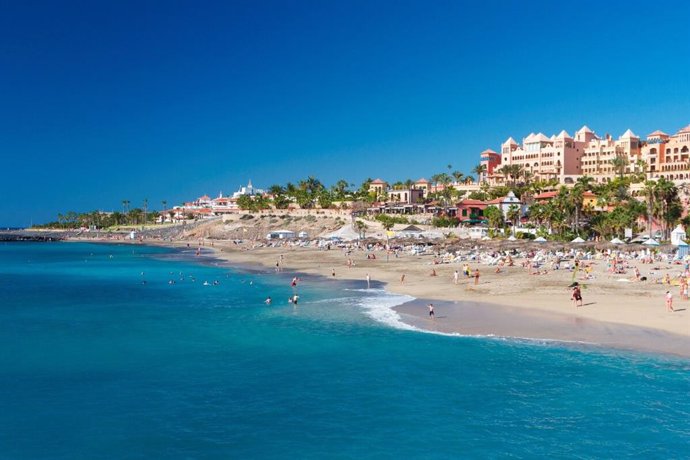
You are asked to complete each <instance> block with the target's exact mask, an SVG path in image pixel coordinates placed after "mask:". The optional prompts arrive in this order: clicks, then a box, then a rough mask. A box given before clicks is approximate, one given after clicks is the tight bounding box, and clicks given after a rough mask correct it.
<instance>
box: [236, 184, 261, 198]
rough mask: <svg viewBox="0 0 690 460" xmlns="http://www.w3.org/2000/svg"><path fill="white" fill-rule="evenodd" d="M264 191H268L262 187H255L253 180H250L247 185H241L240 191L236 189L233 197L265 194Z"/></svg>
mask: <svg viewBox="0 0 690 460" xmlns="http://www.w3.org/2000/svg"><path fill="white" fill-rule="evenodd" d="M264 193H266V192H265V191H264V190H262V189H260V188H254V186H253V185H252V181H251V180H250V181H249V182H248V183H247V186H246V187H244V186H242V187H240V189H239V190H238V191H236V192H235V193H233V194H232V197H233V198H235V199H237V198H239V197H241V196H242V195H249V196H254V195H263V194H264Z"/></svg>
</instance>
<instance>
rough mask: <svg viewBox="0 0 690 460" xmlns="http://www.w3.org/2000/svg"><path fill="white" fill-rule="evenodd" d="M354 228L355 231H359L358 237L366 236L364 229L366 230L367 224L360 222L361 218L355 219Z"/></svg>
mask: <svg viewBox="0 0 690 460" xmlns="http://www.w3.org/2000/svg"><path fill="white" fill-rule="evenodd" d="M355 228H356V229H357V233H359V238H360V239H363V238H365V237H366V230H367V228H368V227H367V224H365V223H364V222H362V221H361V220H358V221H355Z"/></svg>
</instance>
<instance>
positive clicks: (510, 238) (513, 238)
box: [508, 235, 517, 241]
mask: <svg viewBox="0 0 690 460" xmlns="http://www.w3.org/2000/svg"><path fill="white" fill-rule="evenodd" d="M515 240H517V238H515V237H514V236H513V235H510V236H509V237H508V241H515Z"/></svg>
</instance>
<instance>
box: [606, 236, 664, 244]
mask: <svg viewBox="0 0 690 460" xmlns="http://www.w3.org/2000/svg"><path fill="white" fill-rule="evenodd" d="M611 244H625V243H623V241H621V240H620V239H619V238H617V237H616V238H614V239H612V240H611ZM657 244H659V243H657Z"/></svg>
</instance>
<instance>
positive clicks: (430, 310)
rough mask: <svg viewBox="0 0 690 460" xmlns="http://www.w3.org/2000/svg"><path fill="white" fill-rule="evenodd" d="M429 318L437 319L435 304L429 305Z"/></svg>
mask: <svg viewBox="0 0 690 460" xmlns="http://www.w3.org/2000/svg"><path fill="white" fill-rule="evenodd" d="M429 318H431V319H436V315H435V314H434V304H433V303H430V304H429Z"/></svg>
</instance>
